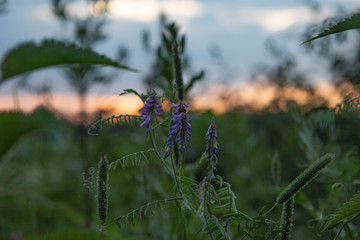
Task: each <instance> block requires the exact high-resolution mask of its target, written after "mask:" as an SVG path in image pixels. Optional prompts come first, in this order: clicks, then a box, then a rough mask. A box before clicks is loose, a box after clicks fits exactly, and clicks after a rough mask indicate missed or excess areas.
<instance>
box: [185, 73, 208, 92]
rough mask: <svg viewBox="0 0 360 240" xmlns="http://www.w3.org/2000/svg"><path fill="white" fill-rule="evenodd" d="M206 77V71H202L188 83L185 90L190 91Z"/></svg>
mask: <svg viewBox="0 0 360 240" xmlns="http://www.w3.org/2000/svg"><path fill="white" fill-rule="evenodd" d="M204 76H205V71H201V72H200V73H199V74H197V75H195V76H193V77H192V78H191V80H190V82H189V83H188V85H187V86H186V88H185V90H186V91H189V90H190V89H191V88H192V86H193V85H194V84H195V83H196V82H197V81H200V80H201V79H202V78H203V77H204Z"/></svg>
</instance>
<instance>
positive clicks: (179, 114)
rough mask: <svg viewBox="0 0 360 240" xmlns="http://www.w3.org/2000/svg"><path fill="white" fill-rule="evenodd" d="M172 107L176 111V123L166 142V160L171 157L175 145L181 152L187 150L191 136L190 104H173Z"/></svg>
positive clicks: (174, 114) (172, 126)
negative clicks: (188, 111)
mask: <svg viewBox="0 0 360 240" xmlns="http://www.w3.org/2000/svg"><path fill="white" fill-rule="evenodd" d="M171 107H173V108H174V109H175V111H174V112H173V113H172V115H173V118H174V121H173V123H172V125H171V127H170V131H169V136H168V139H167V142H166V146H165V150H164V159H165V158H167V157H168V156H169V155H170V153H171V150H172V149H173V148H174V147H175V145H178V146H179V150H181V151H183V150H186V149H187V148H186V145H187V143H188V142H189V136H190V135H191V134H190V129H191V126H190V119H189V114H188V113H187V109H188V107H189V103H187V104H185V103H183V102H179V103H178V104H174V103H172V104H171Z"/></svg>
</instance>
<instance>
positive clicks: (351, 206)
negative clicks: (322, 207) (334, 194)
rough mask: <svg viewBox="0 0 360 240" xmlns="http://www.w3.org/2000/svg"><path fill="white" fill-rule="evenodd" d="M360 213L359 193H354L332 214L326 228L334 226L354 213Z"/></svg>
mask: <svg viewBox="0 0 360 240" xmlns="http://www.w3.org/2000/svg"><path fill="white" fill-rule="evenodd" d="M358 213H360V193H357V194H355V195H354V197H353V198H352V199H351V200H350V201H349V202H347V203H345V204H344V205H343V206H342V207H341V208H340V209H339V210H338V211H337V212H336V213H335V215H334V216H333V218H332V219H331V220H330V222H329V226H328V227H327V228H328V229H330V228H332V227H334V226H335V225H336V224H337V223H338V222H341V221H343V220H345V219H346V218H348V217H351V216H353V215H355V214H358Z"/></svg>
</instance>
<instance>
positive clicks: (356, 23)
mask: <svg viewBox="0 0 360 240" xmlns="http://www.w3.org/2000/svg"><path fill="white" fill-rule="evenodd" d="M359 28H360V13H356V14H354V15H352V16H351V17H349V18H347V19H344V20H342V21H340V22H338V23H337V24H335V25H333V26H331V27H329V29H327V30H325V31H323V32H321V33H319V34H318V35H317V36H316V37H313V38H311V39H309V40H307V41H305V42H303V43H308V42H311V41H313V40H315V39H318V38H322V37H326V36H329V35H332V34H335V33H340V32H343V31H347V30H351V29H359Z"/></svg>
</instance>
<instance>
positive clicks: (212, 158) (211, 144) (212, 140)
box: [205, 118, 220, 172]
mask: <svg viewBox="0 0 360 240" xmlns="http://www.w3.org/2000/svg"><path fill="white" fill-rule="evenodd" d="M217 139H218V136H217V131H216V122H215V119H214V118H212V119H211V124H210V126H209V129H208V131H207V133H206V135H205V140H206V150H205V153H206V158H207V159H208V160H209V167H210V168H211V171H212V172H213V171H216V164H217V161H218V152H219V151H220V147H219V144H218V142H217Z"/></svg>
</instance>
